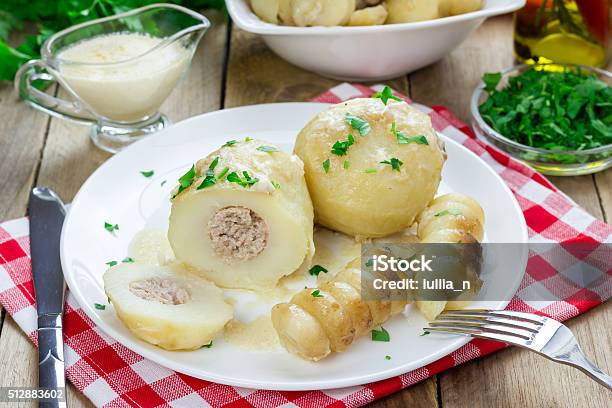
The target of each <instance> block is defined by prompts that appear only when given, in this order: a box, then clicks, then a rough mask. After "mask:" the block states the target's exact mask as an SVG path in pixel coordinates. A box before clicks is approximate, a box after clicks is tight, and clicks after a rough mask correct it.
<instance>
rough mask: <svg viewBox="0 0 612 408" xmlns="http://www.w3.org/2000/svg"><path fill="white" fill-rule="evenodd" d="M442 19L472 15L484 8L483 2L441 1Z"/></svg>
mask: <svg viewBox="0 0 612 408" xmlns="http://www.w3.org/2000/svg"><path fill="white" fill-rule="evenodd" d="M439 2H440V4H439V6H438V12H439V13H440V17H448V16H456V15H458V14H465V13H470V12H472V11H476V10H480V9H481V8H482V0H439Z"/></svg>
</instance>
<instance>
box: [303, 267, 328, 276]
mask: <svg viewBox="0 0 612 408" xmlns="http://www.w3.org/2000/svg"><path fill="white" fill-rule="evenodd" d="M321 272H323V273H327V272H328V270H327V269H325V268H324V267H322V266H321V265H314V266H313V267H312V268H310V269H309V270H308V273H309V274H311V275H312V276H319V274H320V273H321Z"/></svg>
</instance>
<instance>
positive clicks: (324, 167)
mask: <svg viewBox="0 0 612 408" xmlns="http://www.w3.org/2000/svg"><path fill="white" fill-rule="evenodd" d="M323 171H325V173H329V159H327V160H325V161H324V162H323Z"/></svg>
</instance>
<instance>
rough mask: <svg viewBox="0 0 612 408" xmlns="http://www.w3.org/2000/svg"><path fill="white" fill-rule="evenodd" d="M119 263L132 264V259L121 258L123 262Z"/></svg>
mask: <svg viewBox="0 0 612 408" xmlns="http://www.w3.org/2000/svg"><path fill="white" fill-rule="evenodd" d="M121 262H123V263H133V262H134V259H133V258H131V257H129V256H128V257H126V258H123V260H122V261H121Z"/></svg>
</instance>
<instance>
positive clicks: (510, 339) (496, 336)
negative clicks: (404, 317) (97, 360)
mask: <svg viewBox="0 0 612 408" xmlns="http://www.w3.org/2000/svg"><path fill="white" fill-rule="evenodd" d="M423 330H425V331H430V332H438V333H450V334H462V335H465V336H471V337H478V338H481V339H487V340H495V341H501V342H503V343H508V344H514V345H515V346H523V345H524V344H525V343H526V342H527V340H525V339H523V338H520V337H517V336H514V335H508V334H500V333H490V332H486V333H485V332H483V331H480V330H474V329H472V328H458V327H425V328H423Z"/></svg>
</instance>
